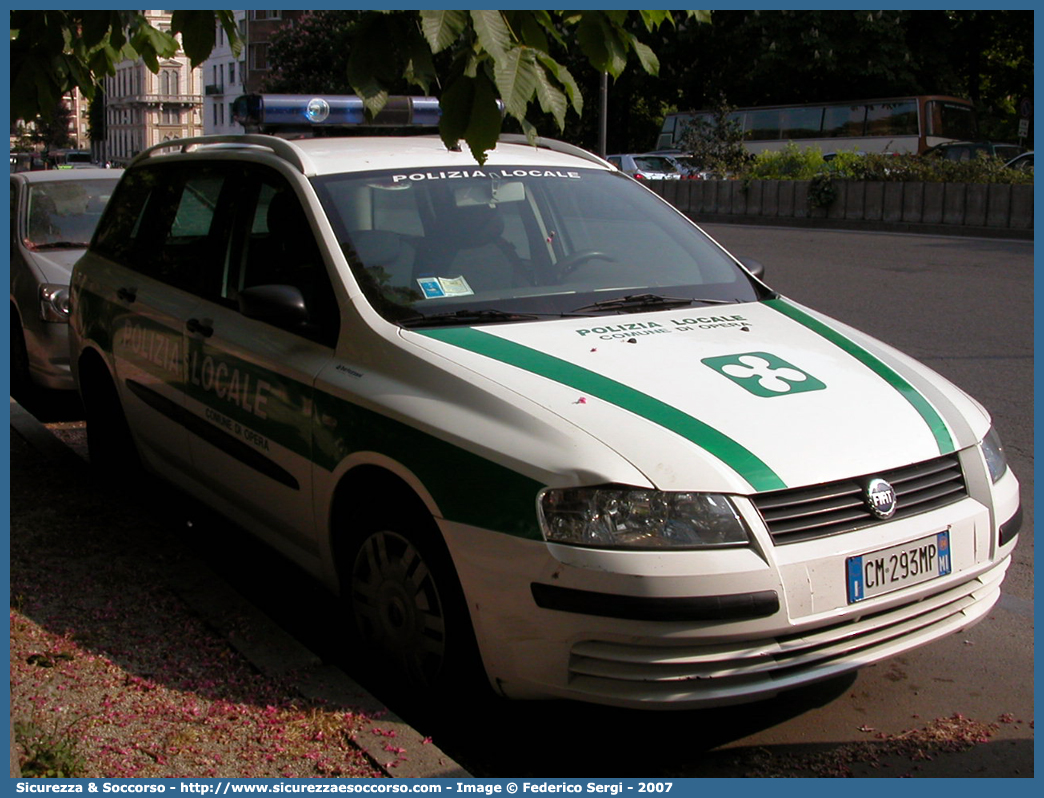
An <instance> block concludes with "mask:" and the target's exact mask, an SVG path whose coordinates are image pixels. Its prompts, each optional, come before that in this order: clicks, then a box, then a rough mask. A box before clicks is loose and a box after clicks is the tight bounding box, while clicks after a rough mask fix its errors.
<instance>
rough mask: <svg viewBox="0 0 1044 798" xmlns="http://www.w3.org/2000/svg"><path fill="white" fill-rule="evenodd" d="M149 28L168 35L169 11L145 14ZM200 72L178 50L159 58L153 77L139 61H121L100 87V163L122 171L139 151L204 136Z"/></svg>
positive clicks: (95, 143)
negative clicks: (102, 94) (102, 136)
mask: <svg viewBox="0 0 1044 798" xmlns="http://www.w3.org/2000/svg"><path fill="white" fill-rule="evenodd" d="M143 13H144V14H145V17H146V18H147V19H148V21H149V23H150V24H151V25H152V26H153V27H155V28H157V29H159V30H166V31H169V30H170V13H171V12H170V11H144V12H143ZM203 86H204V84H203V70H202V68H201V67H197V68H195V69H193V68H192V66H191V64H190V62H189V59H188V56H186V55H185V54H184V53H183V52H181V51H180V50H179V51H178V52H177V53H176V54H175V55H174V56H173V57H172V58H167V59H162V60H161V61H160V68H159V72H158V73H153V72H151V71H149V69H148V68H147V67H146V66H145V64H144V63H143V62H142V61H141V60H137V61H124V62H122V63H120V64H119V65H118V66H117V67H116V74H115V75H114V76H112V77H108V78H106V79H105V82H104V90H105V127H106V130H105V140H104V141H101V142H94V150H95V152H96V153H97V154H98V156H99V158H100V159H101V160H103V161H106V162H110V163H112V164H113V165H114V166H125V165H126V164H128V163H129V162H130V160H131V159H132V158H133V157H134V156H135V155H137V154H138V153H139V152H141V151H142V150H144V149H146V148H147V147H151V146H153V145H154V144H160V143H162V142H164V141H169V140H171V139H176V138H185V137H189V136H199V135H202V134H203V91H204V88H203Z"/></svg>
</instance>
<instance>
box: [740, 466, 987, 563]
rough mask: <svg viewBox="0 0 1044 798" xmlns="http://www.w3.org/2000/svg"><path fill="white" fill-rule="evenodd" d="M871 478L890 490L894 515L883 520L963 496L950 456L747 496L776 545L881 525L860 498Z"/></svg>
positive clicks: (964, 487) (959, 476)
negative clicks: (891, 488) (751, 499)
mask: <svg viewBox="0 0 1044 798" xmlns="http://www.w3.org/2000/svg"><path fill="white" fill-rule="evenodd" d="M874 477H880V478H881V479H883V480H885V481H887V482H888V483H889V484H890V485H891V486H892V487H893V488H894V489H895V495H896V511H895V515H893V516H892V517H891V518H890V519H888V520H889V521H893V520H896V519H900V518H908V517H909V516H912V515H917V514H919V513H926V512H928V511H929V510H934V509H936V508H937V507H943V506H945V505H947V504H953V503H954V502H957V501H960V500H961V499H963V498H965V497H966V496H967V495H968V487H967V485H966V484H965V481H964V472H963V471H962V470H961V462H960V459H959V458H958V456H957V455H956V454H951V455H946V456H944V457H938V458H936V459H934V460H927V461H925V462H923V463H916V464H915V465H910V466H903V467H902V468H894V469H891V470H889V471H882V472H879V473H876V474H867V475H865V476H862V477H853V478H852V479H844V480H839V481H837V482H828V483H826V484H823V485H814V486H812V487H807V488H793V489H791V490H778V491H772V492H770V493H761V494H758V495H757V496H754V497H753V501H754V506H755V507H757V508H758V511H759V512H760V513H761V517H762V518H763V519H764V520H765V524H766V525H767V526H768V530H769V534H770V535H771V536H772V541H773V542H774V543H776V544H777V545H784V544H787V543H797V542H799V541H802V540H811V539H814V538H822V537H827V536H829V535H839V534H841V533H843V532H851V531H852V530H854V529H862V528H863V527H868V526H874V525H875V524H881V523H885V521H882V520H881V519H879V518H878V517H877V516H875V515H874V514H873V513H871V512H870V508H869V507H868V506H867V503H866V500H865V498H864V497H865V493H864V490H865V485H866V484H867V482H868V481H869V480H871V479H873V478H874Z"/></svg>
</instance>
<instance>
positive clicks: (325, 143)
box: [134, 134, 612, 177]
mask: <svg viewBox="0 0 1044 798" xmlns="http://www.w3.org/2000/svg"><path fill="white" fill-rule="evenodd" d="M515 138H518V139H519V140H520V141H516V140H513V139H515ZM538 142H539V143H540V146H532V145H529V144H527V143H525V142H524V139H522V137H514V136H511V137H509V136H502V137H501V140H500V141H499V142H498V143H497V146H496V147H495V148H494V149H493V150H490V151H489V152H488V153H487V154H486V155H487V160H486V163H485V164H484V165H482V166H480V165H479V164H478V162H477V161H476V160H475V157H474V156H473V155H472V154H471V151H470V150H469V149H468V148H467V147H466V146H462V147H461V148H460V149H458V150H449V149H447V148H446V145H445V144H444V143H443V141H442V139H440V138H439V137H438V136H434V135H418V136H375V137H364V136H342V137H338V136H322V137H318V138H304V139H294V140H287V139H281V138H278V137H275V136H267V135H259V134H242V135H230V136H209V137H207V136H204V137H201V138H198V139H185V140H181V141H169V142H163V143H162V144H160V145H157V146H155V147H152V148H150V149H148V150H146V151H145V152H143V153H142V154H141V155H139V156H138V157H137V158H136V159H135V161H134V164H135V165H136V164H138V163H141V162H142V161H144V160H146V159H148V158H153V157H154V158H156V159H158V160H159V159H166V158H167V157H170V156H168V155H166V154H164V150H170V149H181V150H182V151H183V152H186V153H187V157H190V158H193V159H195V158H206V159H212V158H215V157H217V158H219V159H220V158H221V157H222V156H223V155H227V154H230V153H235V154H236V155H235V156H234V157H236V158H239V157H241V156H242V155H248V156H249V155H252V154H258V155H262V156H264V155H266V154H269V155H270V154H273V153H274V154H275V155H276V156H278V157H280V158H282V159H283V160H286V161H289V162H291V163H292V164H293V165H294V166H295V167H296V168H298V169H299V170H300V171H301V172H302V173H303V174H305V175H307V176H309V177H312V176H321V175H331V174H344V173H351V172H370V171H383V170H400V171H419V172H422V171H424V170H429V169H459V170H468V171H469V172H473V171H474V170H482V169H486V168H495V167H501V166H518V167H543V168H549V169H578V168H584V169H592V168H594V169H604V170H606V171H608V170H611V169H612V166H611V165H610V164H609V163H607V162H605V161H603V160H602V159H600V158H598V157H597V156H595V155H592V154H591V153H588V152H586V151H582V150H580V149H579V148H577V147H573V146H572V145H567V144H563V143H561V142H554V141H551V140H548V139H538ZM175 157H176V155H175Z"/></svg>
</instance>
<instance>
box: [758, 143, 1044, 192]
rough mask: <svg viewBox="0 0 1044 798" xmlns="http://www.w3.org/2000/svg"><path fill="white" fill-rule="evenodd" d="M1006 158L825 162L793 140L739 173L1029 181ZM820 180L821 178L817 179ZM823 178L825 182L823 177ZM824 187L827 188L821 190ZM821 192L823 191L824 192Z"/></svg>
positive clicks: (895, 156)
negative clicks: (1007, 163) (1007, 166)
mask: <svg viewBox="0 0 1044 798" xmlns="http://www.w3.org/2000/svg"><path fill="white" fill-rule="evenodd" d="M1004 163H1005V161H1004V160H1003V159H1002V158H998V157H997V156H993V155H980V156H979V157H977V158H975V159H974V160H971V161H950V160H947V159H945V158H934V157H924V156H920V155H912V154H908V153H880V152H874V153H858V152H844V151H842V152H838V153H837V154H836V155H835V156H834V158H833V159H832V160H830V161H824V159H823V155H822V153H821V152H820V151H819V148H818V147H809V148H807V149H802V148H800V147H798V146H797V145H796V144H794V143H793V142H790V143H788V144H787V146H786V147H784V148H783V149H782V150H780V151H778V152H763V153H761V154H759V155H758V156H757V158H755V159H754V162H753V163H752V164H751V165H750V166H749V167H748V168H747V169H745V170H744V171H743V172H742V174H740V175H739V177H741V178H742V179H743V180H745V181H748V182H749V181H750V180H813V179H814V178H816V176H817V175H825V176H826V177H827V178H829V179H833V180H882V181H889V182H896V181H916V182H923V183H1009V184H1018V183H1032V182H1033V172H1024V171H1021V170H1018V169H1007V168H1005V166H1004ZM821 182H822V181H821ZM826 182H829V180H827V181H826ZM822 190H823V192H825V193H827V192H826V189H825V188H823V189H822ZM825 193H824V196H825Z"/></svg>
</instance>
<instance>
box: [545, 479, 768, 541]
mask: <svg viewBox="0 0 1044 798" xmlns="http://www.w3.org/2000/svg"><path fill="white" fill-rule="evenodd" d="M539 506H540V525H541V528H542V529H543V532H544V537H545V538H546V539H547V540H548V541H551V542H553V543H570V544H572V545H575V546H597V547H601V548H625V549H702V548H712V547H720V546H743V545H746V544H747V543H748V541H749V534H748V531H747V525H746V524H745V523H744V521H743V519H742V518H741V517H740V514H739V512H738V511H737V510H736V507H735V505H733V503H732V501H731V500H730V499H729V498H728V497H726V496H723V495H721V494H718V493H665V492H663V491H658V490H643V489H640V488H628V487H623V486H616V485H605V486H602V487H594V488H551V489H548V490H545V491H543V492H542V493H541V494H540V499H539Z"/></svg>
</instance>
